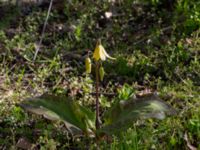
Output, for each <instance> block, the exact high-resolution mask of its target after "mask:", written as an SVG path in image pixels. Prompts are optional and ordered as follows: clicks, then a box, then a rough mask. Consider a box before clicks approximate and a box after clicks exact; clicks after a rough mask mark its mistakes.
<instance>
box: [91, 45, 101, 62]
mask: <svg viewBox="0 0 200 150" xmlns="http://www.w3.org/2000/svg"><path fill="white" fill-rule="evenodd" d="M93 58H94V59H95V60H96V61H98V60H99V59H100V48H99V45H98V44H97V45H96V47H95V50H94V54H93Z"/></svg>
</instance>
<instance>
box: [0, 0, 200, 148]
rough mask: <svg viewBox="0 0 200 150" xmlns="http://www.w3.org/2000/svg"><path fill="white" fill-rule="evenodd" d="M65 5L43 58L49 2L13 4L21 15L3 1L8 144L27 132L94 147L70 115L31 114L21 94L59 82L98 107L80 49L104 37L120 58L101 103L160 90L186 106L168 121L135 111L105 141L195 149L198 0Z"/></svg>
mask: <svg viewBox="0 0 200 150" xmlns="http://www.w3.org/2000/svg"><path fill="white" fill-rule="evenodd" d="M111 3H113V4H112V5H111ZM13 7H14V6H13ZM59 7H60V6H59V5H58V6H57V5H55V6H54V9H53V11H52V12H51V14H50V18H49V20H48V25H47V29H46V31H45V36H44V40H43V43H42V46H41V50H40V51H39V53H38V57H37V59H36V61H35V62H33V61H32V60H33V56H34V53H35V47H37V46H38V43H37V42H38V41H39V38H40V34H41V31H42V26H43V23H44V20H45V17H46V12H47V7H46V6H40V7H30V8H29V7H27V9H23V10H20V9H16V10H12V11H16V16H15V15H13V13H12V11H5V10H4V12H6V15H5V14H4V15H3V19H1V23H0V61H1V64H0V149H10V148H13V149H17V147H16V145H17V143H18V142H19V139H21V138H25V139H26V141H28V142H29V143H32V144H33V145H35V146H37V147H38V148H40V149H89V148H90V149H95V148H96V147H95V141H93V140H89V139H84V138H72V137H71V136H70V135H69V133H68V132H67V130H66V129H65V127H64V126H63V124H62V123H60V122H55V123H54V124H50V122H49V121H47V120H45V119H43V118H41V117H38V116H34V115H32V116H30V115H28V114H27V113H26V112H24V111H23V110H22V109H21V108H20V107H18V105H17V104H18V103H20V102H21V101H22V100H23V99H24V98H26V97H29V96H37V95H40V94H42V93H45V92H52V93H62V94H64V95H70V96H73V97H75V98H76V99H77V101H78V102H79V103H80V104H81V103H84V104H86V105H88V106H90V107H91V108H93V105H94V98H93V94H94V93H91V92H92V89H93V88H94V87H93V86H92V85H93V84H92V83H93V82H94V81H93V80H94V79H92V78H91V77H88V76H87V75H86V74H84V69H83V68H84V67H83V66H84V59H82V58H84V56H86V54H87V52H88V51H93V49H92V48H93V47H94V45H95V42H96V39H97V38H99V37H101V38H102V43H103V44H104V45H105V49H106V50H107V51H109V53H111V54H113V55H114V56H115V57H116V58H117V60H116V61H113V62H109V63H105V72H107V74H106V76H107V78H106V79H105V80H104V82H103V83H102V84H101V87H100V88H101V90H102V95H101V99H100V100H101V103H102V105H103V109H107V108H108V107H109V106H110V105H111V104H112V99H114V98H115V97H120V96H121V97H123V98H129V97H131V96H134V95H140V94H141V93H145V92H147V91H151V92H152V91H154V92H157V93H158V94H159V95H160V97H161V98H162V99H164V100H166V101H167V102H168V103H170V104H171V105H173V106H174V107H175V108H176V109H177V110H178V115H177V116H175V117H171V118H167V119H165V120H163V121H161V122H160V121H159V122H158V121H157V120H153V119H149V120H146V121H142V120H139V121H137V122H136V123H134V124H133V127H132V128H130V129H129V130H128V131H126V132H124V133H123V134H122V135H120V138H117V137H112V138H110V139H107V140H105V141H104V142H101V143H100V146H101V149H113V150H114V149H163V148H164V149H187V147H188V144H189V145H192V146H194V147H196V148H197V149H200V143H199V141H200V102H199V100H200V96H199V92H200V88H199V85H200V57H199V56H200V49H199V47H200V37H199V33H200V30H199V26H200V20H199V18H200V13H199V10H200V3H199V2H196V1H194V0H191V1H189V0H177V1H175V2H174V3H170V4H168V3H167V1H166V2H165V1H159V0H158V1H157V0H156V1H154V0H152V1H146V0H143V1H136V0H135V1H134V2H132V1H130V0H123V1H116V2H108V1H106V2H101V1H96V2H91V1H82V2H78V1H72V3H71V4H70V3H69V4H65V5H64V8H63V9H61V10H60V9H59ZM3 8H4V9H5V7H0V9H2V10H3ZM189 10H190V11H189ZM2 12H3V11H2ZM108 13H111V14H112V16H111V17H108V16H107V14H108ZM0 14H1V12H0ZM92 73H93V74H94V72H92ZM123 92H124V93H123ZM104 94H105V95H104ZM102 113H103V110H102Z"/></svg>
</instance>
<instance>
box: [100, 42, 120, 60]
mask: <svg viewBox="0 0 200 150" xmlns="http://www.w3.org/2000/svg"><path fill="white" fill-rule="evenodd" d="M99 47H101V48H100V49H101V51H102V53H103V54H104V56H105V57H107V58H109V59H112V60H114V59H116V58H113V57H111V56H110V55H108V53H107V52H106V50H105V49H104V47H103V46H102V45H100V46H99Z"/></svg>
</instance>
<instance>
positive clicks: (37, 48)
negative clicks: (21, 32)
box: [33, 0, 53, 61]
mask: <svg viewBox="0 0 200 150" xmlns="http://www.w3.org/2000/svg"><path fill="white" fill-rule="evenodd" d="M52 4H53V0H51V1H50V4H49V9H48V12H47V17H46V20H45V22H44V26H43V29H42V35H41V37H40V41H39V44H38V46H37V47H36V51H35V55H34V58H33V61H35V60H36V57H37V54H38V52H39V50H40V46H41V44H42V40H43V38H44V32H45V30H46V26H47V21H48V19H49V15H50V12H51V8H52Z"/></svg>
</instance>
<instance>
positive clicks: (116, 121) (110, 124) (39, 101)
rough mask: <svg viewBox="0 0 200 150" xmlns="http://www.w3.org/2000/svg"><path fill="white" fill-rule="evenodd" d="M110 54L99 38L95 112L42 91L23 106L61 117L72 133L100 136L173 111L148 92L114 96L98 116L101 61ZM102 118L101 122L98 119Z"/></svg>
mask: <svg viewBox="0 0 200 150" xmlns="http://www.w3.org/2000/svg"><path fill="white" fill-rule="evenodd" d="M106 58H108V59H112V60H114V59H115V58H113V57H110V56H109V55H108V54H107V52H106V51H105V49H104V47H103V46H102V44H101V42H100V41H99V40H98V41H97V44H96V48H95V51H94V54H93V59H94V62H95V72H96V82H95V84H96V113H94V112H92V111H91V110H90V109H89V108H87V107H85V106H82V105H80V104H78V103H77V102H76V101H74V100H72V99H70V97H66V96H63V95H62V96H58V95H57V96H56V95H48V94H44V95H42V96H40V97H35V98H31V99H26V100H24V101H23V102H22V103H21V104H20V105H21V107H23V108H24V109H25V110H27V111H29V112H32V113H36V114H39V115H43V116H44V117H45V118H47V119H50V120H56V121H58V120H59V121H62V122H64V124H65V125H66V127H67V129H68V130H69V131H70V132H71V133H72V134H73V135H74V136H75V135H76V136H78V135H81V136H83V135H84V136H89V137H96V138H97V139H100V137H102V136H104V135H118V134H119V133H120V132H121V131H125V130H127V129H128V128H129V127H131V126H132V125H133V122H134V121H136V120H137V119H146V118H157V119H163V118H165V116H166V115H173V114H175V110H174V109H173V108H172V107H171V106H170V105H168V104H167V103H166V102H164V101H162V100H161V99H160V98H159V97H158V96H157V95H155V94H150V95H147V96H144V97H141V98H131V99H128V100H120V99H118V100H115V101H114V103H113V104H112V106H111V107H110V108H109V109H108V110H107V111H106V112H105V113H104V115H103V116H102V117H101V118H100V116H99V107H100V104H99V82H101V81H102V80H103V78H104V74H105V73H104V68H103V65H102V61H106ZM85 66H86V73H91V68H92V67H91V66H92V61H91V60H90V58H89V56H88V57H87V58H86V60H85ZM100 120H102V122H103V123H102V124H101V123H100Z"/></svg>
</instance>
